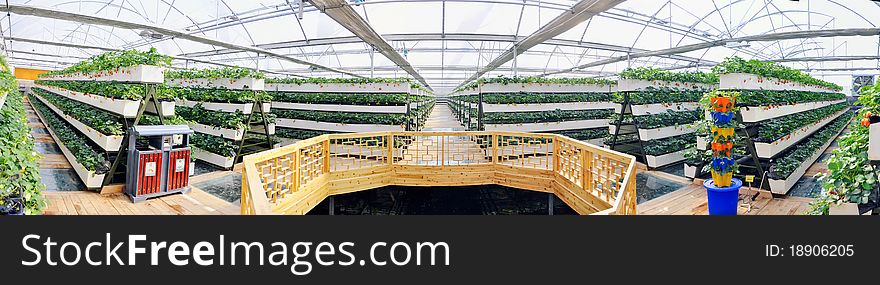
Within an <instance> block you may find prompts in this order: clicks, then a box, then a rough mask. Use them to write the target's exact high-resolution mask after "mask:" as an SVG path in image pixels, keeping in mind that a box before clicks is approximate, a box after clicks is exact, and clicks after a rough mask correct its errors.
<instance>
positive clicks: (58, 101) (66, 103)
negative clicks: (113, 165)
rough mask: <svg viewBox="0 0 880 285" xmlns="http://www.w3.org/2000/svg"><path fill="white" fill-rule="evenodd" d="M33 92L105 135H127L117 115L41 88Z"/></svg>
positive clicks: (34, 89)
mask: <svg viewBox="0 0 880 285" xmlns="http://www.w3.org/2000/svg"><path fill="white" fill-rule="evenodd" d="M31 91H32V92H34V94H37V95H40V97H43V99H46V101H49V103H51V104H52V105H54V106H55V107H56V108H58V109H59V110H61V112H62V113H64V114H65V115H68V116H71V117H73V118H74V119H76V120H78V121H80V122H82V123H83V124H86V125H87V126H89V127H91V128H93V129H95V130H97V131H99V132H101V133H102V134H104V135H122V134H124V133H125V130H123V126H122V118H121V117H119V116H117V115H115V114H112V113H110V112H106V111H104V110H101V109H98V108H95V107H92V105H89V104H85V103H82V102H79V101H76V100H71V99H68V98H65V97H61V96H58V95H55V93H52V92H49V91H45V90H43V89H40V88H33V89H31Z"/></svg>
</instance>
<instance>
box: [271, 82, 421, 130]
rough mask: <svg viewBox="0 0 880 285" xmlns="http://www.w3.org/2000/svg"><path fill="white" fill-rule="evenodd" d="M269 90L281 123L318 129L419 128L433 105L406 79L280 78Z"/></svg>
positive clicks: (300, 127) (278, 122) (294, 127)
mask: <svg viewBox="0 0 880 285" xmlns="http://www.w3.org/2000/svg"><path fill="white" fill-rule="evenodd" d="M266 89H267V90H269V94H270V95H271V97H272V113H273V114H275V115H277V116H278V118H277V119H276V124H277V126H278V127H279V128H285V129H297V130H305V131H314V132H316V133H333V132H380V131H405V130H417V129H420V128H421V127H422V124H423V123H424V121H425V119H426V118H427V113H428V112H430V110H429V108H432V107H433V104H432V103H431V104H428V102H432V101H430V100H429V99H428V96H427V92H426V91H425V90H423V89H422V88H421V87H419V86H418V85H415V84H412V83H411V82H410V81H409V80H408V79H396V78H375V79H371V80H363V79H328V78H310V79H293V78H282V79H272V80H269V83H267V84H266ZM288 133H290V132H280V133H279V136H281V137H284V136H285V135H286V134H288Z"/></svg>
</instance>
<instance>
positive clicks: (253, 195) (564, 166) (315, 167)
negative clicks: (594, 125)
mask: <svg viewBox="0 0 880 285" xmlns="http://www.w3.org/2000/svg"><path fill="white" fill-rule="evenodd" d="M493 163H494V164H498V165H506V166H513V167H523V168H529V169H537V170H543V171H547V172H546V173H549V174H552V173H553V172H555V174H556V175H552V176H555V179H566V180H568V181H569V182H571V183H573V184H574V185H576V186H577V187H575V188H576V189H570V190H569V191H575V192H579V193H578V195H579V196H587V195H589V196H593V197H595V198H598V199H600V200H602V201H605V202H608V203H609V204H610V205H611V206H612V208H608V209H605V210H602V211H600V212H599V213H600V214H635V212H636V206H635V204H636V192H635V191H636V189H635V177H636V175H635V158H633V157H632V156H628V155H625V154H621V153H618V152H614V151H609V150H606V149H602V148H596V147H594V146H590V145H587V144H584V143H581V142H579V141H576V140H572V139H569V138H566V137H561V136H556V135H547V134H528V133H510V132H500V133H493V132H386V133H365V134H338V135H324V136H321V137H319V138H315V139H309V140H305V141H301V142H298V143H296V144H294V145H291V146H288V147H284V148H281V149H274V150H270V151H266V152H263V153H260V154H255V155H253V156H247V157H245V166H244V168H245V170H246V171H244V170H243V172H242V174H243V175H244V176H246V179H245V180H246V181H243V186H242V207H243V208H244V207H249V209H243V210H242V213H243V214H266V213H272V211H273V209H274V208H273V206H278V204H279V203H282V202H283V203H292V201H294V200H291V199H293V198H292V197H290V196H293V195H309V194H312V193H311V192H309V193H301V192H303V191H306V190H305V189H311V190H314V191H319V190H321V189H322V188H319V187H309V186H310V185H314V184H312V182H313V181H315V180H317V179H319V178H322V177H325V176H324V175H325V174H330V173H333V172H337V171H348V170H359V169H366V168H371V167H375V166H385V165H408V166H450V167H448V168H449V169H450V170H454V166H463V165H475V164H484V165H491V164H493ZM444 169H446V168H444ZM548 170H549V171H548ZM630 172H631V173H630ZM627 174H629V176H627ZM326 177H330V178H331V179H332V177H333V176H330V175H327V176H326ZM625 179H628V180H625ZM328 182H332V181H328ZM624 183H626V187H622V186H623V184H624ZM315 186H318V185H315ZM323 187H328V186H326V185H324V186H323ZM323 189H324V190H326V188H323ZM621 191H624V192H621ZM292 194H293V195H292ZM297 197H300V196H297ZM302 197H305V196H302ZM313 202H314V201H312V202H308V203H313ZM293 203H301V202H293ZM299 206H300V208H297V206H295V205H287V204H285V207H287V208H290V207H293V208H297V209H300V210H302V209H306V210H307V209H309V207H310V206H311V204H308V205H299ZM274 210H277V209H274ZM292 213H302V211H298V212H292Z"/></svg>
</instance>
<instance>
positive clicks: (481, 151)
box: [394, 134, 492, 166]
mask: <svg viewBox="0 0 880 285" xmlns="http://www.w3.org/2000/svg"><path fill="white" fill-rule="evenodd" d="M394 140H395V149H397V150H399V151H400V153H401V159H400V160H399V161H396V162H395V164H400V165H437V166H439V165H469V164H487V163H491V162H492V160H491V153H492V149H491V146H492V136H491V135H477V134H474V135H410V134H407V135H395V136H394Z"/></svg>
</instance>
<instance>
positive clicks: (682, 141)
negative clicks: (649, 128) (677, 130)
mask: <svg viewBox="0 0 880 285" xmlns="http://www.w3.org/2000/svg"><path fill="white" fill-rule="evenodd" d="M696 139H697V137H696V134H693V133H690V134H684V135H679V136H674V137H668V138H662V139H657V140H650V141H647V142H645V154H647V155H654V156H659V155H664V154H668V153H673V152H676V151H680V150H683V149H686V148H688V147H689V146H690V145H692V144H693V143H694V141H696ZM618 140H619V139H618Z"/></svg>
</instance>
